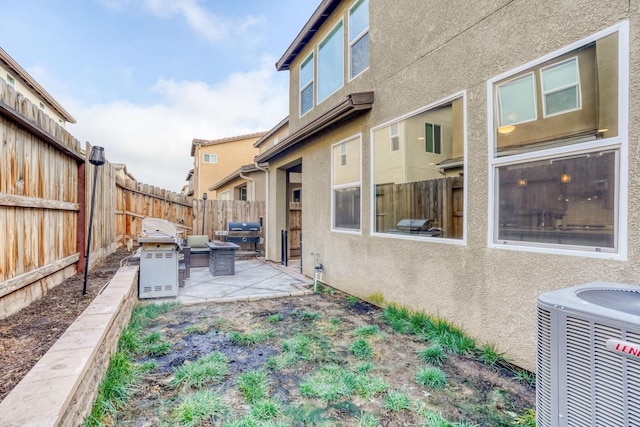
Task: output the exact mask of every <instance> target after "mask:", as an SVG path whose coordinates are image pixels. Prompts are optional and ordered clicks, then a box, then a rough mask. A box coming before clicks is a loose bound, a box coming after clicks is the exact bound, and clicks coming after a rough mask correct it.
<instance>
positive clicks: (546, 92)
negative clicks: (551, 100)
mask: <svg viewBox="0 0 640 427" xmlns="http://www.w3.org/2000/svg"><path fill="white" fill-rule="evenodd" d="M569 62H575V63H576V76H575V77H576V82H575V84H571V85H566V86H561V87H559V88H554V89H552V90H545V87H544V73H545V71H547V70H550V69H553V68H556V67H560V66H562V65H564V64H568V63H569ZM570 87H576V88H577V90H578V99H577V101H578V105H577V106H576V108H570V109H568V110H563V111H560V112H557V113H552V114H547V95H551V94H554V93H556V92H559V91H561V90H563V89H568V88H570ZM540 92H541V94H542V111H543V113H542V114H543V117H553V116H558V115H560V114H566V113H570V112H572V111H578V110H581V109H582V85H581V84H580V62H579V61H578V57H577V56H574V57H573V58H569V59H567V60H565V61H560V62H558V63H557V64H552V65H549V66H547V67H544V68H541V69H540Z"/></svg>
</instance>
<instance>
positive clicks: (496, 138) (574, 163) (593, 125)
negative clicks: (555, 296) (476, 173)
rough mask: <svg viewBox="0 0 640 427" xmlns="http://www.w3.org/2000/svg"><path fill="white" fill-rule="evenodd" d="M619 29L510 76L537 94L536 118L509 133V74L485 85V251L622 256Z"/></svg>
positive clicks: (517, 123)
mask: <svg viewBox="0 0 640 427" xmlns="http://www.w3.org/2000/svg"><path fill="white" fill-rule="evenodd" d="M625 28H626V27H625V26H624V25H623V26H620V27H614V28H612V29H611V30H607V31H604V32H603V33H604V34H605V35H604V36H597V37H595V36H594V37H592V38H588V39H585V40H583V41H581V42H578V43H576V44H574V45H571V46H568V47H567V48H565V49H561V50H560V51H558V52H556V53H554V54H551V55H548V56H547V57H545V58H541V59H540V60H538V61H534V62H533V63H530V64H527V65H526V66H523V67H521V68H520V69H519V70H518V71H517V72H516V73H517V74H519V75H522V74H524V75H525V76H526V78H527V79H530V80H529V81H532V82H533V84H534V91H535V92H536V93H537V94H539V96H535V97H533V98H531V99H533V100H535V99H536V98H538V99H539V101H536V103H535V108H536V111H537V115H536V117H535V118H534V119H533V120H531V121H529V122H522V121H514V122H510V124H511V126H510V127H509V129H507V131H505V129H504V126H503V125H504V124H505V122H504V121H503V120H504V110H503V106H504V104H503V99H502V98H503V95H504V93H503V92H502V91H501V89H500V88H502V87H504V85H505V83H504V82H509V81H511V82H513V81H514V80H513V79H512V76H511V75H509V73H506V75H502V76H499V77H496V78H494V79H492V80H490V81H489V83H488V84H489V85H490V86H489V88H490V89H491V88H492V87H493V89H494V91H493V93H494V94H496V95H494V96H495V97H497V99H493V100H491V101H490V111H493V115H494V117H493V119H492V121H493V132H492V133H491V135H490V138H491V140H490V143H491V145H492V146H493V150H492V155H491V156H490V158H489V163H490V167H491V168H492V173H491V175H490V180H491V181H490V188H491V190H492V191H491V192H490V206H491V207H492V210H493V215H491V223H490V230H491V231H490V240H489V244H490V245H491V246H493V247H509V248H520V249H528V250H537V251H539V250H541V248H544V250H546V251H554V252H558V253H572V254H573V253H575V252H576V251H578V252H580V253H583V254H586V253H591V254H600V253H604V254H606V255H604V256H609V257H610V256H611V254H616V253H618V254H620V253H623V252H624V250H625V249H624V248H625V246H626V243H625V242H624V241H623V240H624V236H623V235H622V234H621V232H620V227H621V224H624V222H625V221H624V218H626V213H625V212H622V210H621V206H620V203H621V202H620V199H621V194H626V190H625V189H622V188H621V185H620V184H621V176H623V174H626V173H627V172H626V170H624V169H623V168H624V167H625V166H624V165H626V160H625V158H624V156H625V155H624V153H625V152H626V144H627V141H626V138H625V137H624V136H622V135H620V134H619V132H618V129H620V128H622V126H623V125H624V126H626V124H623V123H622V120H623V119H624V120H626V113H625V114H620V112H621V111H622V107H621V106H620V102H621V101H620V99H621V98H623V97H622V96H621V94H620V89H621V88H623V86H621V84H622V83H623V81H624V80H623V79H621V77H620V76H621V74H622V72H621V70H622V68H623V67H622V65H621V64H623V63H624V62H623V58H622V57H621V56H626V55H627V53H624V54H623V55H620V54H619V53H620V52H622V50H621V49H620V45H621V40H622V39H624V40H626V37H627V34H626V31H627V30H626V29H625ZM625 49H626V48H625ZM578 64H579V66H578ZM534 75H540V82H539V84H536V83H535V81H534V80H533V76H534ZM507 84H508V83H507ZM624 84H625V85H626V83H624ZM495 89H497V90H495ZM623 90H625V91H626V90H627V88H624V89H623ZM523 93H524V91H523ZM531 99H530V100H531ZM492 105H493V106H497V108H495V109H494V108H492ZM490 120H491V119H490ZM594 256H599V255H594Z"/></svg>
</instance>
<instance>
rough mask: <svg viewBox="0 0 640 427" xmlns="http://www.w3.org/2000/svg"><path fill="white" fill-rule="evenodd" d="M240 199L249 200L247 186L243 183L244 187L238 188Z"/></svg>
mask: <svg viewBox="0 0 640 427" xmlns="http://www.w3.org/2000/svg"><path fill="white" fill-rule="evenodd" d="M238 200H243V201H245V202H246V201H247V186H246V185H243V186H242V187H240V188H238Z"/></svg>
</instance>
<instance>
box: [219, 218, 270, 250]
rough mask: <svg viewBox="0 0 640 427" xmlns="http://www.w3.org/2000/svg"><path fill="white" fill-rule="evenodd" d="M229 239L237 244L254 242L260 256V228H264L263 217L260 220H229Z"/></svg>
mask: <svg viewBox="0 0 640 427" xmlns="http://www.w3.org/2000/svg"><path fill="white" fill-rule="evenodd" d="M227 228H228V231H227V241H228V242H233V243H236V244H239V243H253V245H254V248H255V251H256V252H258V256H260V255H261V251H260V230H261V228H262V217H260V221H259V222H239V221H238V222H235V221H234V222H229V223H228V224H227Z"/></svg>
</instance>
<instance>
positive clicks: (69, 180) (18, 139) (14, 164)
mask: <svg viewBox="0 0 640 427" xmlns="http://www.w3.org/2000/svg"><path fill="white" fill-rule="evenodd" d="M91 148H92V147H91V146H90V145H89V144H86V147H84V148H83V147H82V146H81V144H80V142H79V141H78V140H77V139H76V138H74V137H73V136H72V135H71V134H70V133H69V132H68V131H66V130H65V129H64V128H63V127H61V126H59V125H58V124H57V123H56V122H55V121H54V120H53V119H51V118H50V117H49V116H47V115H46V114H45V113H44V112H43V111H42V110H40V109H39V108H38V107H36V106H35V105H33V104H32V103H31V102H30V101H29V100H27V99H26V98H25V97H23V96H22V95H21V94H18V93H17V92H16V91H15V90H14V89H13V88H12V87H9V86H8V85H6V83H5V82H4V80H3V79H0V149H1V151H0V318H4V317H6V316H8V315H10V314H11V313H14V312H16V311H18V310H20V309H21V308H23V307H25V306H27V305H29V304H30V303H31V302H32V301H34V300H36V299H38V298H40V297H41V296H43V295H44V294H46V293H47V292H48V290H49V289H51V288H53V287H54V286H56V285H58V284H59V283H61V282H62V281H64V280H65V279H66V278H68V277H70V276H72V275H74V274H76V273H77V272H82V271H83V270H84V263H85V255H86V236H87V227H88V223H89V221H88V219H89V209H90V203H91V194H92V186H93V174H94V173H97V174H98V176H97V180H96V193H95V205H94V215H93V226H92V239H91V250H90V257H91V259H90V261H91V262H90V265H93V264H94V263H95V262H97V261H99V260H101V259H103V258H104V257H105V256H107V255H108V254H110V253H112V252H113V251H115V249H116V248H117V247H118V246H120V245H124V244H126V242H127V240H128V239H133V238H135V237H136V236H137V235H138V234H139V231H140V222H141V221H142V218H144V217H145V216H155V217H160V218H166V219H168V220H170V221H173V222H176V223H179V224H180V226H181V227H182V228H184V231H185V232H186V233H187V234H188V233H189V232H190V230H191V224H192V222H193V216H192V207H191V198H189V197H186V196H182V195H178V194H175V193H171V192H169V191H166V190H161V189H158V188H155V187H152V186H148V185H144V184H140V183H137V182H135V181H132V180H125V179H121V178H119V177H117V175H116V170H115V168H114V167H113V166H112V165H111V164H110V163H109V162H107V163H105V164H104V165H103V166H100V167H96V166H94V165H91V164H90V163H89V155H90V153H91ZM107 151H108V147H107ZM79 292H81V290H79Z"/></svg>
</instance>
